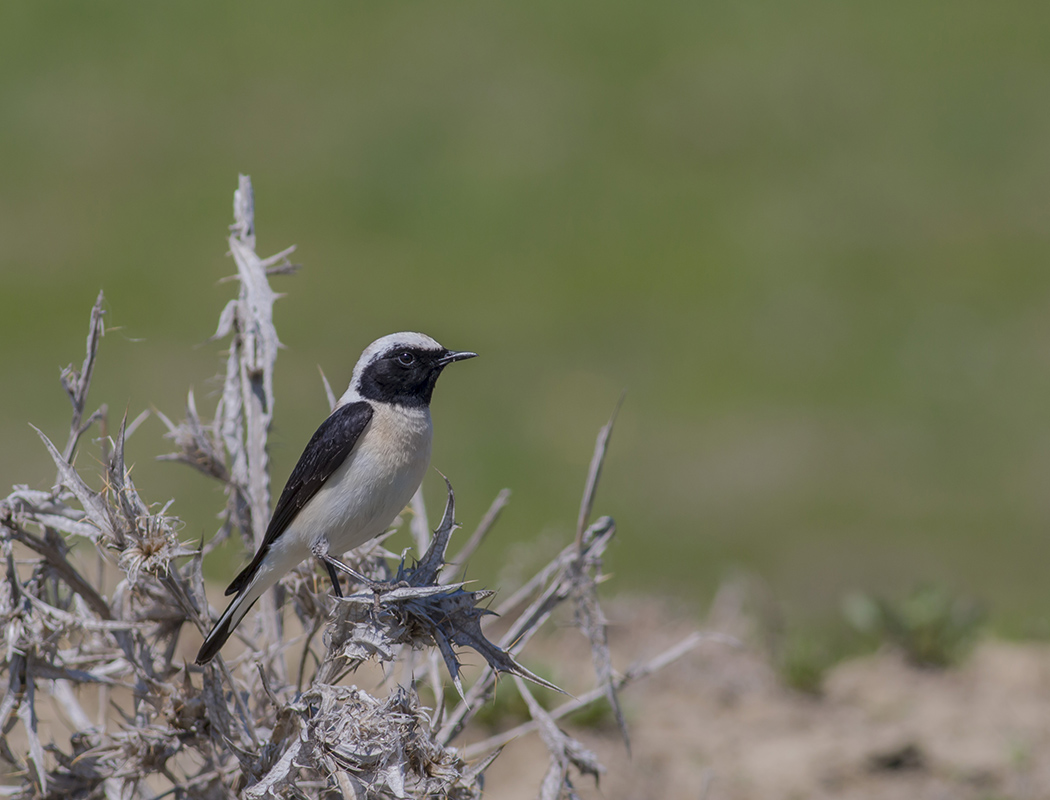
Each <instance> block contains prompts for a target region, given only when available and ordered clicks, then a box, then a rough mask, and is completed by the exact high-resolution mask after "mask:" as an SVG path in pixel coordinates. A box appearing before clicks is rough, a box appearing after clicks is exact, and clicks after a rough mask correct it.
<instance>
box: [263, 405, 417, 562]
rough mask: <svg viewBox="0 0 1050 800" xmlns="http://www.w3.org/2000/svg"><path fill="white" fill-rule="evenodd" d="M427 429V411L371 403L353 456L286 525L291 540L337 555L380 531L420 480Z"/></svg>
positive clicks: (406, 502)
mask: <svg viewBox="0 0 1050 800" xmlns="http://www.w3.org/2000/svg"><path fill="white" fill-rule="evenodd" d="M432 430H433V429H432V427H431V422H430V409H428V408H425V407H424V408H406V407H403V406H395V405H388V404H386V403H376V404H375V405H374V413H373V415H372V419H371V421H370V422H369V423H368V427H367V428H365V430H364V432H363V433H362V434H361V438H360V440H359V442H358V444H357V446H356V447H355V448H354V450H353V452H351V454H350V455H349V456H348V457H347V459H346V461H345V462H343V464H342V466H340V467H339V469H337V470H336V471H335V472H334V473H333V474H332V476H331V477H330V478H329V479H328V480H327V481H326V482H325V485H324V486H322V487H321V489H320V490H319V491H318V492H317V494H316V495H314V497H312V498H311V499H310V502H309V503H307V504H306V506H305V507H304V508H303V509H302V511H300V512H299V513H298V514H297V515H296V517H295V519H294V520H293V521H292V524H291V525H289V532H294V533H293V535H292V537H291V538H293V539H294V540H296V541H297V542H299V543H302V544H309V545H311V546H312V545H313V544H314V543H316V542H318V540H319V539H321V538H322V537H323V538H325V539H326V540H327V543H328V552H329V553H331V554H332V555H339V554H341V553H345V552H346V551H347V550H351V549H353V548H355V547H357V546H359V545H361V544H364V543H365V542H367V541H368V540H369V539H371V538H372V537H374V536H378V535H379V534H380V533H382V532H383V531H384V530H386V528H387V527H388V526H389V525H390V523H391V522H392V521H393V519H394V517H396V516H397V514H398V513H399V512H400V511H401V510H402V509H403V508H404V507H405V506H406V505H408V503H409V501H410V500H411V499H412V495H413V494H415V491H416V489H418V488H419V484H420V483H422V481H423V476H424V474H425V473H426V470H427V466H428V465H429V464H430V443H431V437H432ZM282 538H283V537H282Z"/></svg>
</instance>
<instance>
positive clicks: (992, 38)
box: [0, 0, 1050, 635]
mask: <svg viewBox="0 0 1050 800" xmlns="http://www.w3.org/2000/svg"><path fill="white" fill-rule="evenodd" d="M1048 31H1050V5H1048V4H1047V3H1046V2H1045V0H1005V2H1000V3H987V2H974V1H972V0H969V1H968V0H951V2H948V0H940V1H939V2H926V3H915V2H901V1H900V0H889V1H885V2H880V3H863V4H862V3H841V2H831V0H798V2H793V3H784V2H777V1H775V0H732V2H730V1H729V0H708V1H707V2H675V1H674V0H658V1H657V0H654V1H652V2H647V3H624V2H593V0H590V1H588V0H584V1H583V2H577V3H564V2H545V1H544V0H541V1H540V2H535V3H529V4H520V5H518V4H505V3H490V2H476V0H475V1H470V0H465V1H464V2H442V3H385V4H370V5H368V6H363V7H359V6H357V5H356V4H345V3H303V4H294V5H293V4H286V3H276V2H258V1H257V2H253V3H190V2H185V3H178V4H175V3H136V4H131V3H128V4H120V3H109V2H99V3H92V4H73V3H51V2H37V3H5V4H4V5H3V6H2V8H0V297H2V308H3V313H2V314H0V336H2V342H3V344H2V347H0V374H2V375H3V391H2V393H0V441H2V443H3V458H2V459H0V486H4V487H6V486H7V485H10V484H11V483H13V482H20V483H21V482H29V483H31V484H33V485H36V486H47V485H48V484H49V482H50V481H51V480H52V479H53V475H54V471H53V468H52V467H50V466H49V463H48V460H47V457H46V454H45V453H44V451H43V449H42V447H41V445H40V443H39V441H38V440H37V439H36V436H35V434H33V432H32V431H31V430H30V428H29V426H28V424H27V423H28V422H33V423H35V424H36V425H39V426H40V427H42V428H43V429H44V430H45V431H47V432H49V433H51V434H52V435H53V436H56V437H64V435H65V433H64V431H65V429H66V426H67V424H68V410H67V409H68V404H67V401H66V399H65V396H64V394H63V393H62V390H61V388H60V387H59V384H58V373H59V368H60V367H61V366H63V365H65V364H67V363H69V362H71V361H76V362H77V363H79V360H80V359H81V358H82V353H83V338H84V335H85V332H86V323H87V316H88V311H89V309H90V306H91V303H92V301H93V300H94V298H95V295H96V294H97V292H98V290H99V289H100V288H101V289H104V290H105V292H106V297H107V309H108V316H107V324H108V325H110V326H116V327H117V328H118V329H117V330H113V331H111V332H110V333H109V334H108V335H107V337H106V339H105V341H104V344H103V349H102V356H101V361H100V364H99V369H98V374H97V378H96V382H95V388H94V392H93V400H94V402H103V401H105V402H108V403H109V404H110V405H111V407H112V408H113V410H114V413H119V412H120V411H122V410H123V407H124V406H125V404H127V405H128V406H129V407H130V409H131V411H132V413H133V414H134V413H137V412H138V411H139V410H141V409H142V408H147V407H150V406H156V407H157V408H159V409H161V410H162V411H164V412H165V413H167V414H169V415H170V416H173V417H176V416H179V415H181V413H182V409H183V405H184V402H185V393H186V389H187V387H188V386H189V385H191V384H192V385H193V386H194V387H195V390H196V392H197V395H198V399H199V402H200V405H201V406H202V407H204V408H205V409H209V410H210V408H211V407H212V404H213V401H214V396H213V393H214V390H215V388H216V386H217V384H216V382H215V381H213V380H211V376H213V375H214V374H215V373H216V372H217V371H218V370H219V369H220V356H219V347H218V346H217V345H213V344H208V343H207V341H206V340H207V337H208V336H209V335H210V334H211V333H212V331H213V330H214V326H215V323H216V320H217V317H218V313H219V310H220V309H221V308H222V306H223V305H224V303H225V302H226V300H227V299H228V298H229V297H230V296H231V294H232V293H233V292H234V291H235V287H234V286H233V285H230V284H219V283H218V280H219V279H220V278H221V277H223V276H225V275H229V274H230V273H231V272H232V271H233V264H232V262H231V261H230V260H229V259H228V258H226V257H225V256H224V251H225V238H224V237H225V235H226V226H227V224H228V223H229V222H230V220H231V198H232V192H233V190H234V188H235V187H236V180H237V173H238V172H245V173H249V174H250V175H251V176H252V178H253V181H254V185H255V189H256V220H257V227H258V233H259V250H260V252H261V253H262V254H263V255H268V254H270V253H272V252H275V251H276V250H279V249H281V248H283V247H285V246H286V245H288V244H292V243H296V244H298V246H299V249H298V252H297V255H296V256H295V260H297V261H299V262H301V263H302V264H303V265H304V267H305V269H304V270H303V271H302V272H301V273H300V274H299V275H297V276H294V277H280V278H275V280H274V285H275V288H276V289H277V290H278V291H283V292H287V294H288V296H287V297H286V298H285V299H283V300H282V301H280V303H279V304H278V306H277V310H276V321H277V325H278V330H279V332H280V335H281V338H282V339H283V341H284V343H285V344H286V345H287V350H285V351H283V352H282V354H281V356H280V358H279V360H278V375H277V385H276V391H277V398H278V405H277V408H276V420H275V430H274V434H273V438H272V442H273V449H272V452H273V456H274V462H275V468H274V473H275V482H277V483H283V480H284V478H285V476H286V475H287V473H288V471H289V470H290V469H291V467H292V465H293V464H294V461H295V459H296V458H297V456H298V454H299V452H300V449H301V447H302V444H303V443H304V442H305V441H306V439H307V438H308V437H309V435H310V433H311V432H312V430H313V428H314V427H315V426H316V425H317V423H318V422H319V421H320V419H321V418H322V417H323V416H324V414H325V413H326V410H327V406H326V403H325V399H324V394H323V391H322V387H321V383H320V380H319V378H318V372H317V368H318V366H321V367H323V369H324V370H325V372H326V373H327V375H328V376H329V378H330V379H331V381H332V383H333V385H334V386H335V387H336V389H337V391H341V390H342V387H343V386H344V385H345V382H346V380H347V379H348V377H349V373H350V369H351V367H352V365H353V362H354V360H355V358H356V356H357V354H358V353H359V352H360V350H361V349H362V348H363V347H364V346H365V345H366V344H367V343H368V342H369V341H371V340H372V339H373V338H375V337H377V336H379V335H381V334H385V333H388V332H391V331H396V330H402V329H418V330H422V331H426V332H428V333H430V334H432V335H434V336H435V337H437V338H438V339H439V340H440V341H442V342H443V343H445V344H447V345H448V346H450V347H454V348H470V349H475V350H477V351H478V352H480V353H481V354H482V358H479V359H478V360H476V361H472V362H470V363H469V364H465V365H463V366H458V367H456V368H455V369H454V370H450V371H449V374H447V375H446V376H445V377H444V378H443V380H442V385H441V387H440V389H439V391H438V393H437V396H436V399H435V417H436V421H437V433H436V441H435V453H434V459H433V463H434V465H435V466H436V467H437V468H439V469H441V470H442V471H443V472H445V473H446V474H448V475H449V476H450V477H451V479H452V480H453V482H454V485H455V487H456V489H457V492H458V498H459V500H460V513H459V515H458V516H459V518H460V520H461V521H462V522H464V523H465V525H466V526H467V528H468V529H469V528H471V527H472V526H473V525H474V524H475V523H476V521H477V519H478V518H479V517H480V515H481V514H482V513H483V511H484V509H485V508H486V507H487V505H488V503H489V502H490V501H491V499H492V497H493V496H494V495H495V494H496V492H497V491H498V490H499V489H501V488H502V487H504V486H509V487H511V488H512V489H513V491H514V495H513V497H512V502H511V505H510V507H509V508H508V509H507V510H506V512H505V515H504V518H503V519H502V520H501V522H500V524H499V526H498V527H497V529H496V531H495V533H494V535H493V538H492V541H491V543H490V545H489V546H488V547H487V548H486V549H485V551H484V552H483V554H482V555H481V556H479V557H478V558H477V559H476V561H475V564H474V565H473V566H472V573H473V575H474V576H475V577H478V578H480V579H481V580H482V581H483V582H485V583H487V584H488V585H493V584H495V585H499V584H500V582H501V581H505V580H510V579H509V578H507V577H505V576H504V577H500V574H501V573H500V570H501V567H500V565H501V564H502V562H503V560H504V558H506V557H508V556H509V557H510V558H512V559H515V560H518V561H525V562H528V561H529V560H530V559H537V558H539V556H540V554H541V553H545V552H547V551H549V550H552V549H553V548H556V547H558V546H560V544H561V543H563V542H565V541H567V540H568V538H569V536H570V535H571V529H572V525H573V520H574V519H575V514H576V508H577V504H578V501H579V495H580V492H581V489H582V486H583V482H584V477H585V473H586V469H587V463H588V460H589V458H590V454H591V449H592V446H593V441H594V436H595V434H596V432H597V430H598V428H599V427H600V426H601V424H602V423H604V422H605V420H606V419H607V417H608V415H609V413H610V411H611V410H612V407H613V405H614V403H615V401H616V399H617V397H618V396H619V394H620V392H621V390H622V389H626V390H627V398H626V402H625V404H624V406H623V410H622V414H621V416H620V420H619V424H618V427H617V429H616V431H615V433H614V435H613V441H612V448H611V451H610V457H609V460H608V463H607V468H606V473H605V479H604V483H603V485H602V488H601V491H600V493H599V497H598V503H597V511H598V512H599V513H609V514H612V515H613V516H614V517H616V519H617V520H618V522H619V530H620V535H619V540H618V543H617V545H616V547H615V548H614V552H613V554H612V556H611V561H612V564H611V566H612V569H613V571H614V572H615V573H616V580H615V583H614V584H612V586H615V587H617V588H619V589H630V590H643V591H653V592H659V593H671V594H678V595H681V596H684V597H685V598H687V600H688V601H689V602H691V603H695V604H696V606H695V607H696V608H697V609H698V610H699V609H701V608H702V604H703V603H704V602H706V600H707V599H709V598H710V596H711V594H712V592H713V591H714V589H715V588H716V586H717V584H718V581H719V580H720V579H721V578H722V577H724V576H725V575H726V574H728V573H730V572H732V571H733V570H735V569H738V568H745V569H748V570H752V571H754V572H756V573H758V574H759V575H761V576H762V577H763V578H764V579H765V580H766V581H768V583H769V585H770V586H771V587H772V589H773V591H774V592H775V594H776V596H777V597H778V598H779V599H780V601H781V602H782V603H783V605H784V607H785V609H787V611H788V613H789V614H791V615H795V616H797V617H799V618H814V619H815V618H819V617H820V616H821V615H822V614H827V613H829V609H834V608H835V607H836V606H837V604H838V601H839V598H840V597H841V596H842V594H843V592H845V591H848V590H853V589H863V590H869V591H893V590H895V589H899V588H902V587H909V586H911V585H914V584H915V583H917V582H922V581H930V582H937V583H945V584H948V585H951V586H953V587H955V588H957V589H959V590H960V591H965V592H969V593H972V594H974V595H976V596H978V597H980V598H982V599H984V600H985V601H986V602H987V603H988V604H989V607H990V611H991V614H992V619H993V621H994V622H995V624H996V626H997V627H998V628H999V629H1000V630H1001V631H1004V632H1007V633H1017V634H1036V635H1038V634H1043V633H1050V625H1048V623H1047V612H1048V611H1050V591H1048V589H1047V580H1046V578H1045V573H1046V570H1047V564H1048V563H1050V531H1048V529H1047V528H1048V522H1050V493H1048V491H1047V488H1048V483H1050V269H1048V268H1050V102H1048V99H1050V34H1048ZM162 430H163V429H162V427H161V425H160V423H159V422H157V421H156V420H151V421H150V422H148V423H147V424H146V426H145V427H144V428H142V429H141V430H140V431H139V433H138V434H137V435H136V436H135V438H134V439H133V441H132V443H131V445H130V457H131V458H132V459H133V460H134V461H135V462H136V468H135V469H136V472H135V476H136V478H137V480H138V481H139V484H140V486H141V487H142V488H143V490H144V492H145V494H146V495H147V497H148V498H149V499H151V500H155V501H165V500H167V499H169V498H172V497H174V498H176V503H175V505H174V506H173V509H172V510H173V513H176V514H178V515H179V516H181V517H182V518H183V519H184V520H185V521H186V525H185V528H184V535H185V536H186V538H194V539H195V538H199V537H200V536H201V535H211V533H212V532H213V530H214V527H215V519H214V515H215V513H216V511H217V510H218V508H219V507H220V505H221V494H220V493H219V492H218V491H217V490H216V489H215V488H214V487H212V486H211V485H210V484H209V483H208V482H207V481H205V480H204V479H203V478H200V477H198V476H197V475H195V474H193V473H192V472H191V471H190V470H188V469H187V468H185V467H181V466H179V465H172V464H163V463H157V462H155V461H153V460H152V457H153V456H154V455H155V454H157V453H158V452H161V451H162V450H163V449H164V447H165V445H164V443H162V442H161V434H162ZM94 458H95V455H94V452H93V451H92V450H91V449H90V448H87V449H86V450H85V451H84V453H82V456H81V460H80V465H81V466H87V467H89V468H90V466H91V460H92V459H94ZM427 486H428V496H429V499H430V502H431V505H434V506H436V505H437V504H438V503H439V502H440V496H441V487H440V485H439V481H438V479H437V478H436V476H435V475H434V474H432V475H431V476H430V478H428V484H427ZM537 540H538V541H539V542H540V544H539V545H538V546H536V547H521V546H517V547H515V543H521V542H527V541H537ZM230 560H232V561H237V562H238V563H239V557H238V556H237V554H233V556H232V559H230ZM235 566H237V565H235V564H233V563H221V562H220V561H216V562H214V563H212V564H210V565H209V570H210V571H211V574H212V575H213V576H214V577H216V578H220V577H223V576H224V575H228V574H229V573H230V572H232V570H233V569H234V567H235Z"/></svg>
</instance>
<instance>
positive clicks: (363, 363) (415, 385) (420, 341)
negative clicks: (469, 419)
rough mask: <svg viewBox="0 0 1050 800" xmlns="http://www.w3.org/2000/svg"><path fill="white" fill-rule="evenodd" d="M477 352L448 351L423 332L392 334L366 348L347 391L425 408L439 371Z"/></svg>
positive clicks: (379, 400) (369, 397)
mask: <svg viewBox="0 0 1050 800" xmlns="http://www.w3.org/2000/svg"><path fill="white" fill-rule="evenodd" d="M476 355H477V353H471V352H468V351H457V350H449V349H448V348H446V347H442V346H441V345H440V344H438V343H437V342H436V341H434V340H433V339H431V338H430V337H429V336H426V335H424V334H422V333H411V332H402V333H392V334H390V335H389V336H384V337H383V338H381V339H376V340H375V341H374V342H372V344H370V345H369V346H368V347H366V348H365V351H364V352H363V353H362V354H361V358H359V359H358V361H357V366H356V367H354V374H353V377H352V378H351V379H350V390H351V391H355V392H356V393H357V394H358V395H359V396H361V397H362V398H364V399H366V400H375V401H378V402H381V403H394V404H396V405H402V406H427V405H430V398H431V396H432V395H433V393H434V384H436V383H437V379H438V376H439V375H440V374H441V371H442V370H443V369H444V368H445V367H447V366H448V365H449V364H451V363H452V362H453V361H463V360H464V359H467V358H474V356H476Z"/></svg>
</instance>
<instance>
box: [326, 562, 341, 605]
mask: <svg viewBox="0 0 1050 800" xmlns="http://www.w3.org/2000/svg"><path fill="white" fill-rule="evenodd" d="M323 561H324V566H325V569H327V570H328V577H329V578H331V579H332V591H334V592H335V596H336V597H342V596H343V590H342V589H340V588H339V573H338V572H336V571H335V567H333V566H332V564H331V562H330V561H329V560H328V559H327V558H325V559H323Z"/></svg>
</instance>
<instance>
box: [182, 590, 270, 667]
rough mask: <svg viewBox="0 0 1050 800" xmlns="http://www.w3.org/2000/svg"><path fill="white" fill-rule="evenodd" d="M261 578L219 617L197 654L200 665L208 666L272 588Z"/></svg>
mask: <svg viewBox="0 0 1050 800" xmlns="http://www.w3.org/2000/svg"><path fill="white" fill-rule="evenodd" d="M260 577H261V576H259V575H256V580H254V581H252V582H251V583H249V584H248V585H247V586H245V587H244V588H243V589H241V591H240V592H238V593H237V596H236V597H235V598H233V601H232V602H231V603H230V604H229V605H228V606H227V607H226V610H225V611H224V612H223V613H222V616H221V617H219V621H218V622H216V623H215V627H213V628H212V629H211V633H209V634H208V635H207V637H205V639H204V644H202V645H201V649H200V651H199V652H198V653H197V663H198V664H201V665H204V664H207V663H208V662H209V661H211V660H212V659H213V658H215V655H216V653H218V652H219V649H220V648H221V647H222V646H223V645H224V644H226V640H227V639H229V638H230V635H231V634H232V633H233V629H234V628H236V627H237V625H238V624H239V623H240V621H241V620H242V619H244V615H245V614H247V613H248V610H249V609H250V608H251V607H252V606H253V605H255V601H256V600H258V599H259V596H260V595H261V594H262V593H263V592H265V591H266V590H267V589H269V588H270V585H271V583H272V581H263V580H259V578H260Z"/></svg>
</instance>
